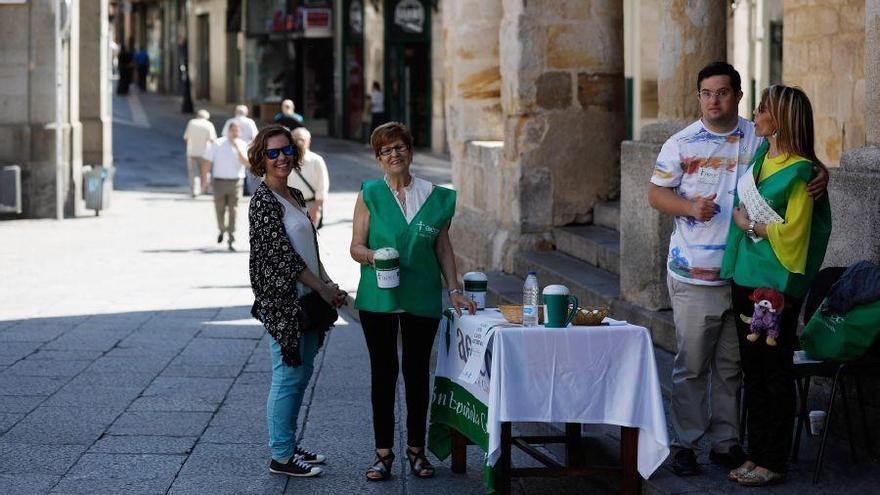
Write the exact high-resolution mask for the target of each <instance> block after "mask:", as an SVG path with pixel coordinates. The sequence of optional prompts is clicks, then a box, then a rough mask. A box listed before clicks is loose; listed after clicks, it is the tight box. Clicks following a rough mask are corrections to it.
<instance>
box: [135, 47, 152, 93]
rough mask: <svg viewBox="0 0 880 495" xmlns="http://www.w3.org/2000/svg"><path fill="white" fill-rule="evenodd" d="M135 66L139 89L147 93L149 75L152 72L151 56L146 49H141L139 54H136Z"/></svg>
mask: <svg viewBox="0 0 880 495" xmlns="http://www.w3.org/2000/svg"><path fill="white" fill-rule="evenodd" d="M134 64H135V65H136V66H137V73H138V81H137V84H138V87H139V88H141V91H146V90H147V74H148V73H149V72H150V56H149V55H148V54H147V51H146V50H145V49H143V48H140V49H139V50H138V51H137V53H135V54H134Z"/></svg>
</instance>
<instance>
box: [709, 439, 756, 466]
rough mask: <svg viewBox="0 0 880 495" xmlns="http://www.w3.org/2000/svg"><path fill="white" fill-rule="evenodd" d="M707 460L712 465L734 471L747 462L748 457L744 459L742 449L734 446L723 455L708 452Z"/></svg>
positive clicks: (744, 454) (744, 455)
mask: <svg viewBox="0 0 880 495" xmlns="http://www.w3.org/2000/svg"><path fill="white" fill-rule="evenodd" d="M709 460H710V461H712V464H718V465H719V466H722V467H725V468H727V469H736V468H738V467H740V466H742V465H743V463H745V462H746V461H747V460H748V457H746V453H745V452H744V451H743V449H742V447H740V446H739V445H734V446H733V447H731V448H730V449H729V450H728V451H727V453H724V454H722V453H720V452H715V451H714V450H711V451H709Z"/></svg>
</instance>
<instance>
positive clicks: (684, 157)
mask: <svg viewBox="0 0 880 495" xmlns="http://www.w3.org/2000/svg"><path fill="white" fill-rule="evenodd" d="M760 143H761V138H760V137H758V136H756V135H755V125H754V124H753V123H752V122H749V121H748V120H746V119H744V118H742V117H740V119H739V123H738V124H737V126H736V128H735V129H733V130H732V131H730V132H729V133H727V134H717V133H714V132H712V131H710V130H708V129H707V128H706V127H705V126H703V122H702V121H701V120H697V121H696V122H694V123H693V124H691V125H689V126H687V127H685V128H684V129H682V130H681V131H679V132H678V133H677V134H675V135H674V136H672V137H671V138H669V139H668V140H667V141H666V143H664V144H663V148H662V149H661V150H660V155H658V156H657V162H656V163H655V165H654V174H653V175H652V176H651V182H652V183H653V184H656V185H658V186H661V187H671V188H673V189H674V190H675V192H676V193H677V194H678V195H679V196H681V197H682V198H685V199H693V198H694V197H695V196H697V195H700V196H708V195H710V194H712V193H715V194H716V197H715V216H713V217H712V219H711V220H709V221H708V222H700V221H698V220H697V219H695V218H694V217H690V216H688V217H675V220H674V227H673V231H672V238H671V239H670V241H669V257H668V265H667V268H668V269H669V274H670V275H671V276H672V277H673V278H675V279H677V280H680V281H682V282H687V283H692V284H697V285H724V284H726V283H727V281H726V280H723V279H721V278H720V277H719V273H720V271H721V260H722V258H723V256H724V247H725V246H726V245H727V233H728V229H729V228H730V222H731V219H732V218H733V196H734V192H735V191H736V181H737V179H739V177H740V175H742V173H743V172H745V170H746V168H748V166H749V163H750V162H751V160H752V155H754V153H755V150H757V149H758V145H759V144H760Z"/></svg>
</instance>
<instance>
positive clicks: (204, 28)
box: [196, 14, 211, 100]
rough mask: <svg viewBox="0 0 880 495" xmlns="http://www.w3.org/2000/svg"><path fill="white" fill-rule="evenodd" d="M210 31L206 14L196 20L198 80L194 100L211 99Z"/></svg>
mask: <svg viewBox="0 0 880 495" xmlns="http://www.w3.org/2000/svg"><path fill="white" fill-rule="evenodd" d="M210 36H211V31H210V25H209V23H208V14H202V15H200V16H198V17H197V18H196V60H197V61H198V72H197V75H198V80H197V81H196V83H197V84H196V99H198V100H210V99H211V37H210Z"/></svg>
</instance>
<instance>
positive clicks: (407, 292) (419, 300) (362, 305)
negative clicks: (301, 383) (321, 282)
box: [351, 122, 476, 481]
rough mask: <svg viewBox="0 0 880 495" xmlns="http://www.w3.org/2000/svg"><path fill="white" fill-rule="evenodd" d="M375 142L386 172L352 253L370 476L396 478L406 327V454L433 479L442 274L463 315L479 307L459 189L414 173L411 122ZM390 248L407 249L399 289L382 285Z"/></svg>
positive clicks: (358, 219)
mask: <svg viewBox="0 0 880 495" xmlns="http://www.w3.org/2000/svg"><path fill="white" fill-rule="evenodd" d="M370 144H371V146H372V148H373V152H374V153H375V154H376V160H377V161H378V162H379V166H380V167H381V168H382V170H383V171H384V172H385V177H384V178H382V179H377V180H369V181H366V182H364V183H363V185H362V187H361V192H360V194H359V195H358V198H357V204H356V205H355V210H354V225H353V228H352V238H351V257H352V258H353V259H354V260H355V261H357V262H358V263H360V264H361V279H360V283H359V284H358V292H357V299H356V301H355V307H356V308H357V309H358V310H359V311H360V318H361V326H362V327H363V330H364V337H365V338H366V341H367V349H368V350H369V352H370V371H371V374H372V376H371V385H372V390H371V398H372V404H373V432H374V434H375V439H376V457H375V459H374V460H373V464H372V465H371V466H370V468H369V469H368V470H367V472H366V476H367V479H368V480H370V481H384V480H387V479H388V478H389V477H390V476H391V465H392V463H393V462H394V452H392V448H393V447H394V397H395V394H396V389H397V374H398V360H397V329H398V328H400V334H401V345H402V357H403V380H404V384H405V385H406V409H407V419H406V426H407V444H408V446H407V449H406V456H407V460H408V461H409V467H410V470H411V471H412V473H413V475H415V476H417V477H419V478H430V477H431V476H433V475H434V467H433V466H432V465H431V463H430V462H428V459H427V458H426V457H425V423H426V420H427V414H428V398H429V390H428V386H429V378H430V372H429V369H428V364H429V361H430V357H431V348H432V347H433V345H434V335H435V334H436V332H437V326H438V325H439V322H440V316H441V312H442V309H443V308H442V304H443V303H442V286H441V280H440V278H441V275H442V277H443V278H444V279H446V287H447V289H449V299H450V302H451V303H452V306H453V308H455V310H456V312H458V313H459V315H460V314H461V309H460V308H461V307H466V308H468V311H469V312H470V313H471V314H474V313H475V312H476V307H475V306H474V302H473V301H471V300H470V299H467V298H465V297H464V296H463V295H462V292H461V288H460V286H459V283H458V278H457V275H456V273H457V269H456V267H455V253H454V252H453V250H452V243H451V242H450V240H449V224H450V222H451V221H452V216H453V214H454V213H455V191H453V190H451V189H447V188H445V187H439V186H435V185H433V184H431V183H430V182H428V181H426V180H424V179H420V178H418V177H414V176H413V175H412V174H411V173H410V165H411V164H412V144H413V137H412V134H410V132H409V129H407V128H406V126H404V125H403V124H400V123H398V122H389V123H387V124H383V125H381V126H379V127H377V128H376V129H375V130H374V131H373V134H372V135H371V136H370ZM382 248H393V249H395V250H396V251H397V253H398V254H399V260H400V261H399V282H398V284H399V285H398V286H397V287H394V288H380V287H379V283H378V282H377V270H376V260H375V258H374V252H375V251H376V250H378V249H382ZM383 285H393V284H384V283H383Z"/></svg>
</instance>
